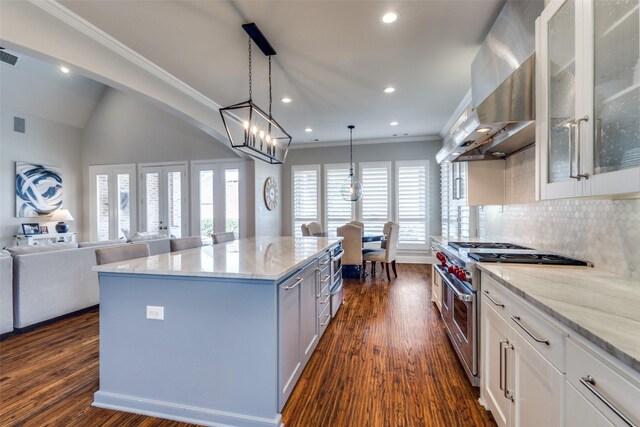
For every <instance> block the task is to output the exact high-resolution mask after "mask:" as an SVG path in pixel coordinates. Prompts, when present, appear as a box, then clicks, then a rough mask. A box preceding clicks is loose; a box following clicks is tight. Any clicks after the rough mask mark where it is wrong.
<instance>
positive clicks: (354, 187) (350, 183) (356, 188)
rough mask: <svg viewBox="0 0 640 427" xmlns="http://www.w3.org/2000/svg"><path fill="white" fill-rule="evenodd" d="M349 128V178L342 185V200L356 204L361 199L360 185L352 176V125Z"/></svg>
mask: <svg viewBox="0 0 640 427" xmlns="http://www.w3.org/2000/svg"><path fill="white" fill-rule="evenodd" d="M347 127H348V128H349V176H348V177H347V179H345V180H344V182H343V183H342V189H341V192H342V198H343V199H344V200H347V201H350V202H357V201H358V200H360V199H361V198H362V183H361V182H360V180H359V179H358V178H356V176H355V175H354V174H353V129H354V128H355V126H354V125H349V126H347Z"/></svg>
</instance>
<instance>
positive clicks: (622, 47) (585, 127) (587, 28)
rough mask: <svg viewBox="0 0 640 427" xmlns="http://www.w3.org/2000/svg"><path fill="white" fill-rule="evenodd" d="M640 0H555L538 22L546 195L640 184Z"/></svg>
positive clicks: (614, 191)
mask: <svg viewBox="0 0 640 427" xmlns="http://www.w3.org/2000/svg"><path fill="white" fill-rule="evenodd" d="M639 22H640V2H639V1H638V0H630V1H623V0H612V1H595V0H553V1H551V2H550V3H549V5H548V6H547V7H546V8H545V10H544V11H543V13H542V15H541V16H540V18H539V20H538V21H537V23H536V33H537V36H536V52H537V54H538V58H537V68H538V70H537V76H538V77H537V96H536V99H537V121H536V123H537V126H538V128H537V142H538V143H537V144H536V147H537V150H539V151H538V159H539V164H538V168H537V172H538V174H539V176H538V180H539V183H540V197H541V198H542V199H557V198H567V197H581V196H609V195H623V194H632V195H637V194H636V193H638V192H640V24H639Z"/></svg>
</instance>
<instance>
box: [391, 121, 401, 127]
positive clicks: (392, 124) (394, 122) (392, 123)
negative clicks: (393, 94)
mask: <svg viewBox="0 0 640 427" xmlns="http://www.w3.org/2000/svg"><path fill="white" fill-rule="evenodd" d="M389 124H390V125H391V126H398V124H399V123H398V122H396V121H395V120H394V121H392V122H391V123H389Z"/></svg>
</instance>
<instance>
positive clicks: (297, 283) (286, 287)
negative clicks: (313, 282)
mask: <svg viewBox="0 0 640 427" xmlns="http://www.w3.org/2000/svg"><path fill="white" fill-rule="evenodd" d="M300 283H302V278H299V279H298V280H296V283H294V284H293V285H291V286H285V287H284V290H285V291H290V290H291V289H293V288H295V287H296V286H298V285H299V284H300Z"/></svg>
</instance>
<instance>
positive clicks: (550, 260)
mask: <svg viewBox="0 0 640 427" xmlns="http://www.w3.org/2000/svg"><path fill="white" fill-rule="evenodd" d="M438 247H439V249H440V252H438V253H437V254H436V258H437V259H438V260H439V261H440V265H436V266H435V270H436V271H437V272H438V275H439V276H440V277H441V279H442V283H443V286H442V311H441V313H442V319H443V321H444V323H445V325H446V330H447V334H448V335H449V339H450V340H451V343H452V344H453V348H454V349H455V350H456V353H457V354H458V357H459V358H460V361H461V362H462V365H463V367H464V369H465V371H466V372H467V376H468V377H469V380H470V381H471V384H472V385H474V386H476V387H478V386H479V385H480V377H479V370H478V369H479V368H478V367H479V365H480V361H479V355H480V348H479V347H480V304H479V302H480V294H479V293H480V290H481V284H480V274H479V273H480V272H479V270H478V267H477V263H478V262H501V263H518V264H549V265H588V263H586V262H584V261H579V260H575V259H571V258H567V257H564V256H561V255H556V254H552V253H548V252H544V251H539V250H535V249H531V248H526V247H524V246H519V245H514V244H511V243H493V242H448V243H447V244H442V243H441V244H439V245H438Z"/></svg>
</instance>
